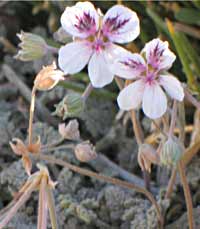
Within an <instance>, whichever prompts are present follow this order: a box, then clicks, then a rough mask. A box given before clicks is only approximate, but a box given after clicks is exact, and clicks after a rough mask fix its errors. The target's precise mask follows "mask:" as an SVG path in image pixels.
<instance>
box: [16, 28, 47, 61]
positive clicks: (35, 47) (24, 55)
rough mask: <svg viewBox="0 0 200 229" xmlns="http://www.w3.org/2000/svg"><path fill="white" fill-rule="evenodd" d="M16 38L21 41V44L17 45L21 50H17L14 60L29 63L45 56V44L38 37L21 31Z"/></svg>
mask: <svg viewBox="0 0 200 229" xmlns="http://www.w3.org/2000/svg"><path fill="white" fill-rule="evenodd" d="M17 36H18V37H19V39H20V40H21V43H20V44H19V47H20V48H21V50H19V51H18V53H17V55H16V56H15V58H16V59H19V60H22V61H31V60H36V59H40V58H42V57H43V56H44V55H45V54H46V52H47V48H46V47H47V44H46V42H45V40H44V39H43V38H42V37H40V36H39V35H36V34H33V33H25V32H23V31H21V33H20V34H17Z"/></svg>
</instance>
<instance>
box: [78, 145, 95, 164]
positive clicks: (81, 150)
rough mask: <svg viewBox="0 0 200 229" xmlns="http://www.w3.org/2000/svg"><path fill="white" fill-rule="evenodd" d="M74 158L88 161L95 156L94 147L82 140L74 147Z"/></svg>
mask: <svg viewBox="0 0 200 229" xmlns="http://www.w3.org/2000/svg"><path fill="white" fill-rule="evenodd" d="M74 152H75V155H76V158H77V159H78V160H79V161H81V162H88V161H91V160H93V159H95V158H96V157H97V153H96V151H95V148H94V146H93V145H92V144H90V143H89V142H83V143H80V144H78V145H77V146H76V147H75V150H74Z"/></svg>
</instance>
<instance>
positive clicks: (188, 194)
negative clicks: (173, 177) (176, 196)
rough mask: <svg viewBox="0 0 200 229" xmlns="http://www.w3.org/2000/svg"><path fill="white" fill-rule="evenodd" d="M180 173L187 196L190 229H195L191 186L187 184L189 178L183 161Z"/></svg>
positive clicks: (179, 169) (180, 165)
mask: <svg viewBox="0 0 200 229" xmlns="http://www.w3.org/2000/svg"><path fill="white" fill-rule="evenodd" d="M178 171H179V174H180V178H181V183H182V185H183V190H184V195H185V200H186V205H187V215H188V222H189V228H190V229H193V228H194V217H193V205H192V197H191V193H190V188H189V185H188V183H187V178H186V174H185V166H184V165H183V163H182V162H181V161H180V162H179V163H178Z"/></svg>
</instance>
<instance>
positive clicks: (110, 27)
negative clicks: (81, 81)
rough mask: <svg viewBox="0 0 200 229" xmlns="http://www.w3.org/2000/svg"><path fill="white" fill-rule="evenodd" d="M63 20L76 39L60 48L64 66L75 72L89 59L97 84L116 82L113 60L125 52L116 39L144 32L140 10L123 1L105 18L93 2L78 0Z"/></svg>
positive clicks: (94, 83)
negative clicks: (80, 0)
mask: <svg viewBox="0 0 200 229" xmlns="http://www.w3.org/2000/svg"><path fill="white" fill-rule="evenodd" d="M61 24H62V27H63V29H64V30H65V31H66V32H67V33H69V34H71V35H72V36H73V37H74V42H72V43H69V44H67V45H65V46H63V47H61V48H60V50H59V57H58V63H59V66H60V68H61V69H62V70H63V71H64V72H65V74H74V73H77V72H79V71H81V70H82V69H83V68H84V67H85V66H86V64H87V63H89V64H88V73H89V78H90V80H91V83H92V85H93V86H94V87H96V88H101V87H103V86H105V85H107V84H109V83H111V82H112V80H113V78H114V74H113V72H112V71H111V69H110V63H112V62H113V60H114V59H115V58H116V56H119V55H120V54H121V53H122V52H125V49H123V48H122V47H120V46H117V45H115V44H113V42H114V43H115V42H116V43H120V44H121V43H127V42H130V41H132V40H134V39H135V38H136V37H137V36H138V35H139V32H140V28H139V19H138V17H137V14H136V13H135V12H133V11H131V10H130V9H128V8H126V7H124V6H120V5H115V6H113V7H112V8H111V9H109V10H108V12H107V13H106V14H105V16H104V17H103V18H102V16H101V15H100V14H98V12H97V11H96V9H95V8H94V6H93V5H92V3H90V2H78V3H77V4H76V5H74V6H72V7H67V8H66V9H65V11H64V13H63V14H62V16H61Z"/></svg>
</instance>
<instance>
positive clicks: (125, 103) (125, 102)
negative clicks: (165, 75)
mask: <svg viewBox="0 0 200 229" xmlns="http://www.w3.org/2000/svg"><path fill="white" fill-rule="evenodd" d="M144 88H145V84H144V81H143V80H137V81H135V82H134V83H131V84H130V85H128V86H127V87H125V88H124V89H123V90H122V91H121V92H120V93H119V96H118V98H117V102H118V105H119V107H120V109H122V110H131V109H135V108H137V107H138V106H139V105H140V104H141V102H142V97H143V93H144Z"/></svg>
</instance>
